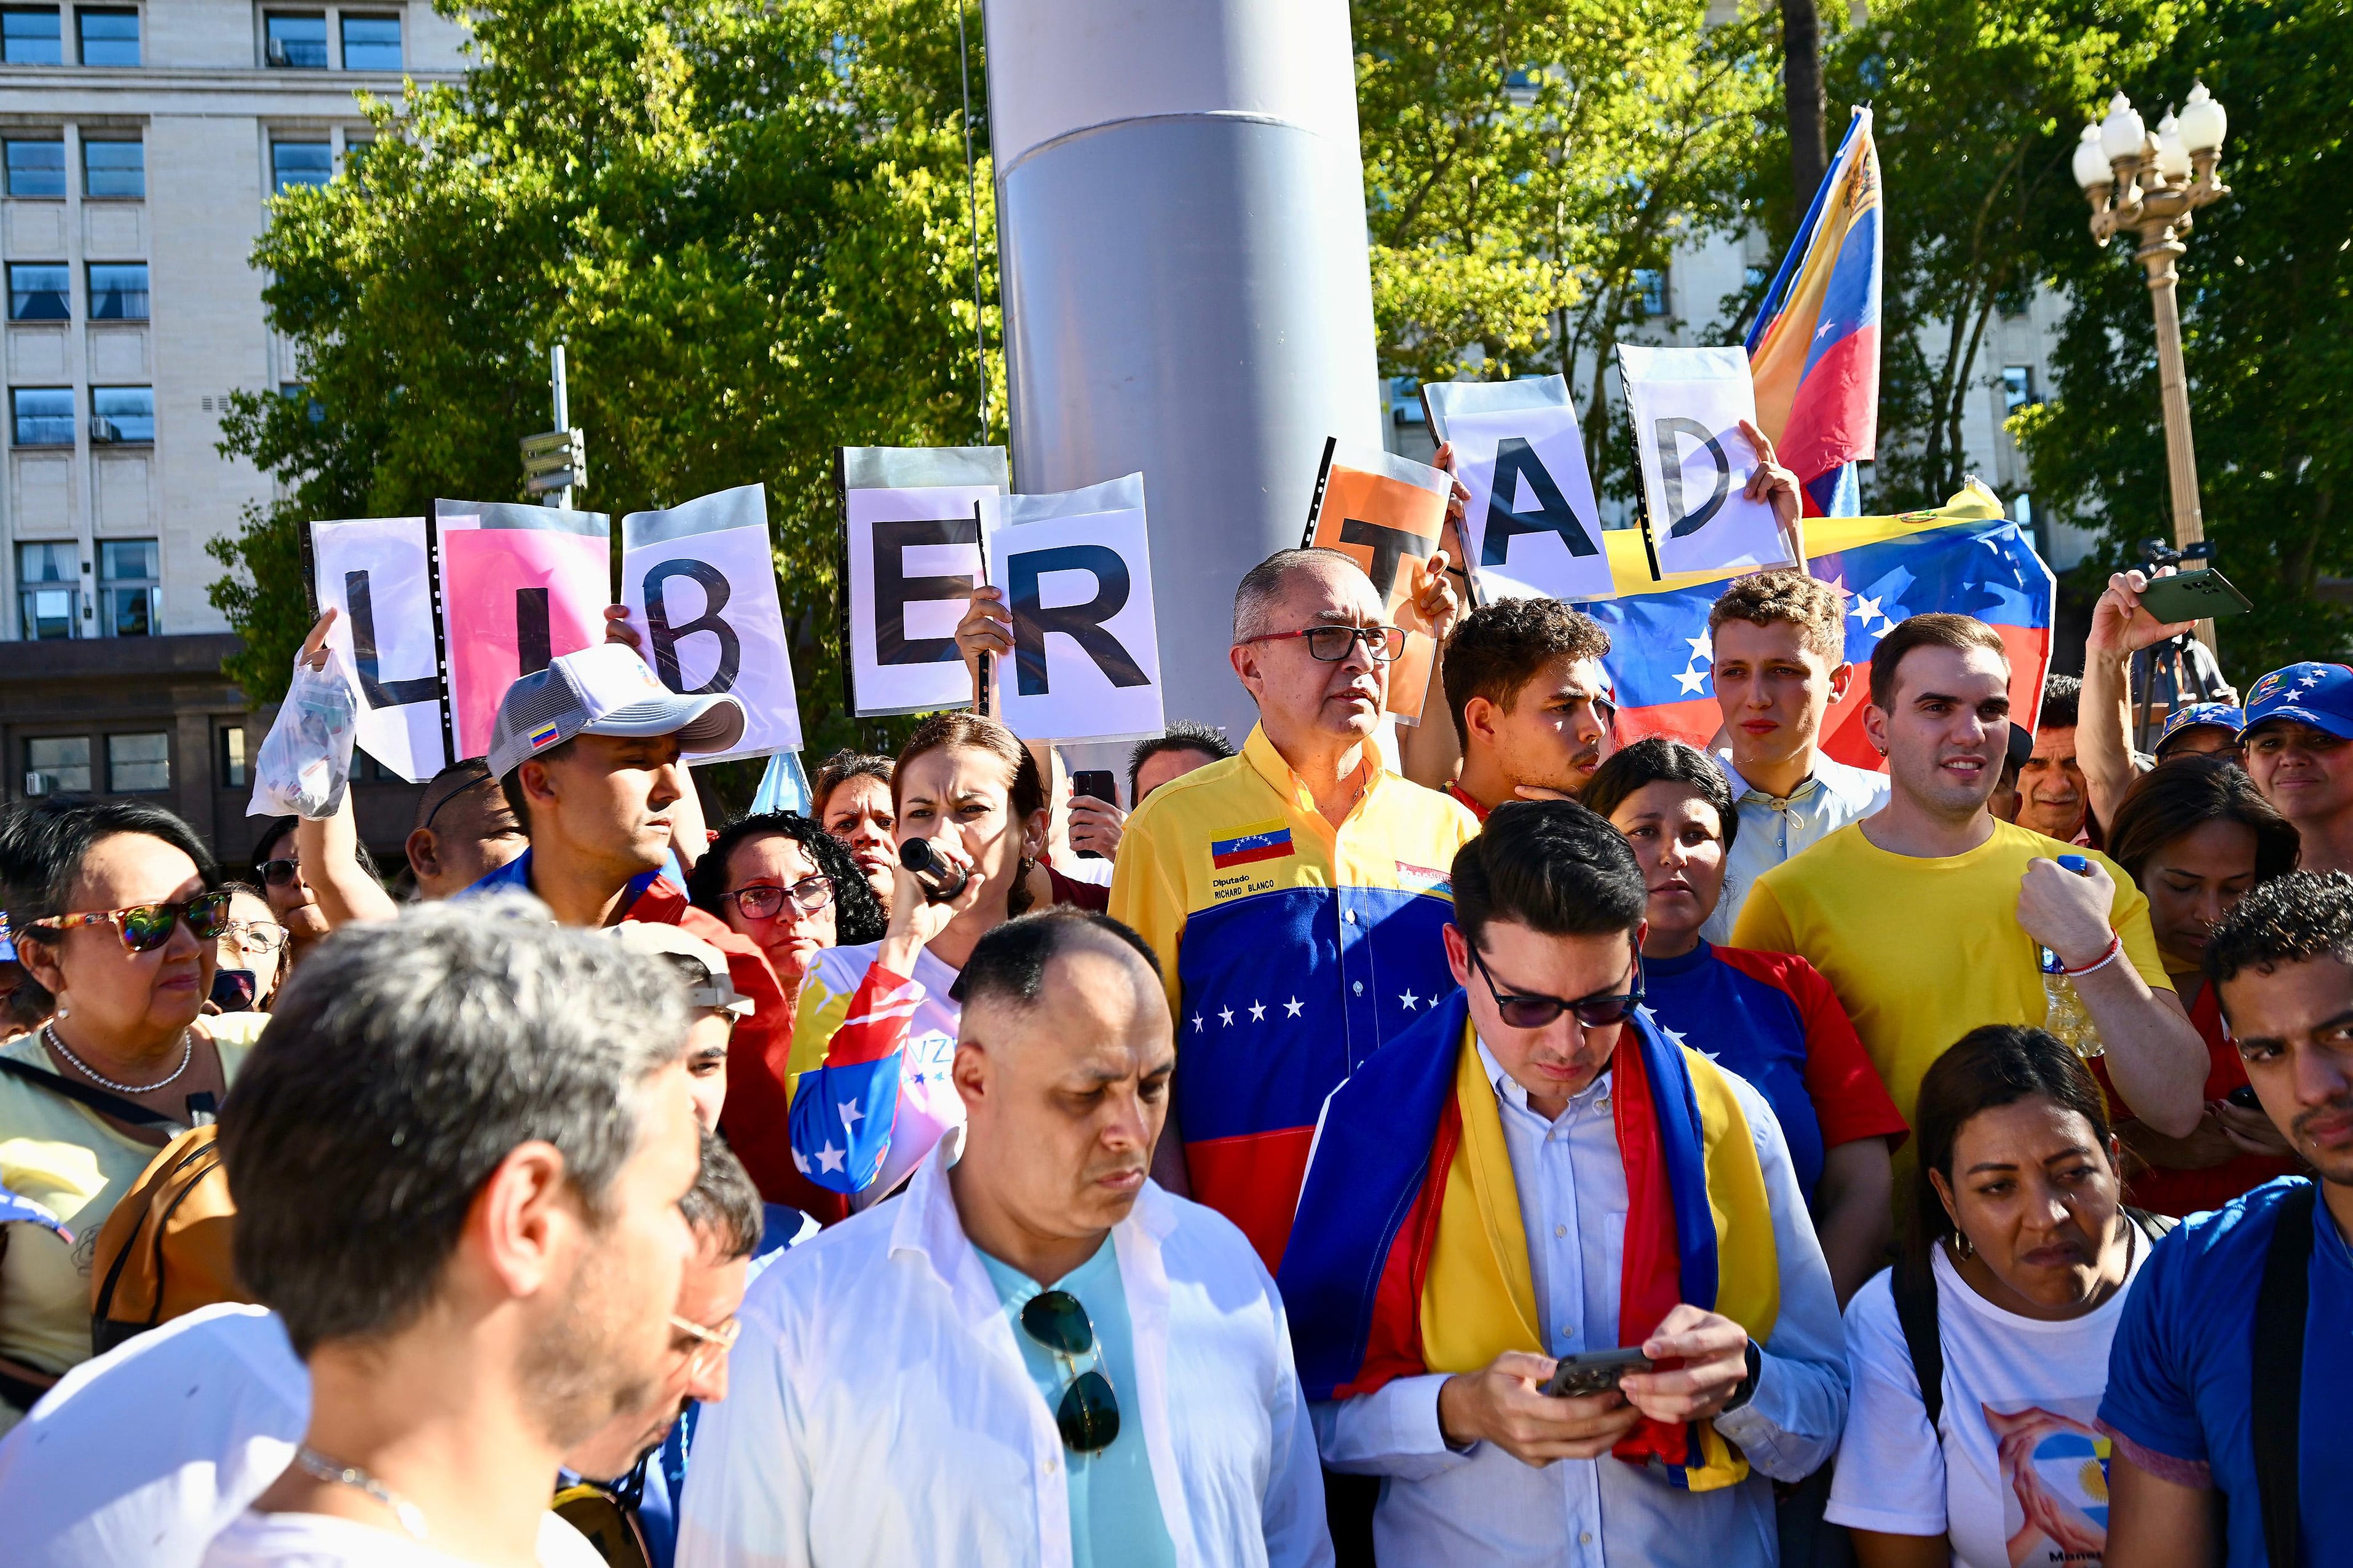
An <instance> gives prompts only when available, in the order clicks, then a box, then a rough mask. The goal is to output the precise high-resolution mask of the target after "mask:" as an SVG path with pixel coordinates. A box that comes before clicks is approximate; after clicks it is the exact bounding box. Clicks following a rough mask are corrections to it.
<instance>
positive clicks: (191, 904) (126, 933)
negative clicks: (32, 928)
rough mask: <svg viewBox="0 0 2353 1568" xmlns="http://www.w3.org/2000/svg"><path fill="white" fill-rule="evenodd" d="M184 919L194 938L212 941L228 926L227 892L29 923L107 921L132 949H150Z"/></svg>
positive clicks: (55, 927) (71, 925) (62, 926)
mask: <svg viewBox="0 0 2353 1568" xmlns="http://www.w3.org/2000/svg"><path fill="white" fill-rule="evenodd" d="M184 920H185V921H187V922H188V934H189V935H190V936H193V937H195V939H196V940H197V941H198V942H211V941H214V940H215V939H216V938H217V937H218V936H219V935H220V934H221V932H223V931H227V929H228V895H227V893H198V894H197V895H196V896H195V898H193V899H189V900H186V901H185V902H183V903H175V904H133V905H132V906H131V907H130V908H129V909H124V910H90V911H89V912H87V913H84V914H74V915H51V916H49V917H48V919H47V920H39V921H34V922H33V924H34V925H36V926H39V927H42V928H45V929H47V930H49V931H73V930H75V929H77V928H78V927H81V926H96V925H111V926H113V927H114V928H115V929H116V930H118V931H121V933H122V945H123V946H124V947H126V948H128V949H130V950H131V951H132V952H154V951H155V950H156V949H157V948H159V947H161V946H163V945H164V943H165V942H169V941H171V940H172V928H173V927H174V925H177V924H178V923H179V922H180V921H184Z"/></svg>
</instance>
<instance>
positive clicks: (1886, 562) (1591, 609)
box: [1577, 480, 2057, 768]
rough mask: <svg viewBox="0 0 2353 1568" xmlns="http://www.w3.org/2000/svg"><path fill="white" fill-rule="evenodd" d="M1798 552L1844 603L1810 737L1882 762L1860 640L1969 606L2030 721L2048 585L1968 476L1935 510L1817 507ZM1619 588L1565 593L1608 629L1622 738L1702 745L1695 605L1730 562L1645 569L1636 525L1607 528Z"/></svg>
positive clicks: (2023, 542) (1705, 714)
mask: <svg viewBox="0 0 2353 1568" xmlns="http://www.w3.org/2000/svg"><path fill="white" fill-rule="evenodd" d="M1805 533H1806V549H1807V552H1808V555H1809V558H1810V559H1809V565H1810V569H1811V570H1812V572H1813V574H1814V575H1815V576H1816V577H1819V578H1820V579H1821V580H1822V581H1823V582H1825V583H1828V584H1831V585H1832V586H1833V587H1835V588H1837V589H1838V590H1839V591H1840V593H1841V596H1842V597H1843V599H1844V601H1845V604H1846V657H1847V658H1848V659H1849V660H1850V661H1852V663H1853V665H1854V666H1855V672H1854V679H1853V680H1852V682H1851V683H1850V684H1849V685H1848V687H1847V692H1846V695H1845V696H1844V697H1843V698H1841V700H1839V701H1837V702H1836V703H1834V704H1832V705H1831V710H1830V712H1829V713H1828V714H1826V715H1825V716H1824V717H1823V720H1822V731H1821V732H1822V750H1823V751H1824V752H1827V753H1828V754H1829V755H1830V756H1831V757H1832V758H1834V759H1835V760H1837V761H1839V762H1841V763H1849V764H1851V765H1852V766H1854V767H1859V768H1878V767H1881V766H1882V765H1883V763H1882V762H1881V759H1880V757H1879V755H1878V753H1876V752H1873V750H1872V749H1871V745H1870V742H1867V741H1866V740H1865V739H1864V738H1863V733H1862V709H1863V705H1864V703H1866V702H1867V701H1868V700H1870V695H1871V692H1870V686H1871V682H1870V679H1869V667H1870V664H1871V650H1872V649H1873V648H1874V647H1877V646H1878V644H1879V639H1880V638H1881V637H1885V636H1886V635H1887V634H1888V633H1889V632H1890V631H1892V630H1894V626H1895V623H1896V622H1898V621H1900V620H1902V619H1904V618H1905V616H1916V615H1923V614H1926V613H1927V612H1929V611H1932V610H1943V611H1950V612H1953V613H1957V614H1959V615H1965V616H1976V617H1977V618H1978V619H1979V620H1981V621H1984V622H1985V623H1986V624H1988V625H1989V626H1992V627H1993V629H1994V630H1995V631H1996V632H1998V633H2000V636H2001V640H2002V646H2003V647H2005V648H2006V649H2007V650H2008V651H2009V654H2010V718H2011V721H2013V722H2015V723H2020V724H2023V725H2026V726H2027V727H2028V728H2030V729H2031V728H2032V726H2033V723H2034V719H2035V715H2036V712H2037V710H2039V709H2040V707H2041V705H2042V678H2043V676H2044V674H2045V673H2046V672H2047V671H2048V670H2049V668H2050V665H2051V619H2052V604H2053V601H2054V599H2055V597H2056V592H2057V588H2056V584H2055V583H2054V582H2053V580H2052V575H2051V569H2050V568H2049V567H2047V566H2045V565H2044V564H2043V563H2042V557H2041V556H2039V555H2037V554H2035V552H2034V546H2033V544H2032V543H2031V542H2030V541H2029V540H2028V539H2027V538H2026V535H2025V533H2024V531H2022V530H2021V528H2020V527H2019V525H2018V524H2017V523H2015V522H2013V521H2010V518H2009V516H2008V515H2007V514H2006V513H2004V512H2003V511H2002V510H2001V503H2000V501H1999V500H1996V499H1995V498H1994V495H1993V492H1991V491H1990V490H1988V489H1985V487H1984V486H1982V485H1980V484H1978V482H1977V481H1975V480H1971V481H1970V482H1969V485H1968V488H1967V489H1963V490H1962V491H1961V493H1960V494H1958V495H1957V496H1955V497H1954V498H1953V499H1952V500H1950V501H1949V502H1947V504H1946V505H1945V506H1944V507H1942V508H1940V509H1938V510H1935V511H1914V512H1905V513H1904V514H1903V515H1902V516H1899V517H1851V518H1824V519H1817V520H1811V521H1808V522H1807V524H1806V530H1805ZM1603 537H1604V539H1605V540H1606V541H1607V542H1608V545H1609V564H1610V568H1611V571H1612V573H1613V574H1614V575H1615V576H1616V578H1617V582H1618V596H1617V597H1616V598H1613V599H1598V600H1593V601H1589V602H1587V603H1583V604H1580V605H1577V608H1578V609H1581V610H1583V611H1585V612H1586V613H1587V614H1588V615H1589V616H1592V617H1593V618H1594V619H1595V620H1597V621H1599V622H1600V623H1601V626H1602V629H1603V630H1605V631H1607V632H1608V633H1609V653H1608V655H1606V656H1605V657H1604V658H1603V659H1602V663H1603V664H1604V666H1606V667H1607V668H1608V670H1609V678H1610V681H1611V684H1612V685H1613V686H1614V687H1615V689H1616V691H1617V696H1618V733H1619V738H1620V741H1621V742H1623V741H1632V740H1636V739H1639V738H1641V736H1644V735H1669V736H1672V737H1674V738H1675V739H1677V740H1683V741H1689V742H1691V743H1692V744H1694V745H1695V746H1701V747H1704V746H1706V745H1707V743H1708V742H1709V741H1710V739H1711V738H1713V737H1714V736H1715V733H1716V731H1717V730H1718V729H1719V728H1720V727H1721V726H1722V724H1723V721H1724V715H1723V713H1722V711H1721V710H1719V709H1718V708H1717V707H1716V702H1715V682H1714V680H1713V679H1711V678H1710V664H1711V660H1712V659H1713V658H1714V649H1713V648H1712V647H1711V646H1710V644H1709V640H1708V632H1707V613H1708V611H1709V609H1710V608H1712V607H1713V606H1714V605H1715V601H1716V597H1717V595H1720V594H1722V593H1723V592H1724V584H1725V582H1727V581H1728V580H1729V579H1730V578H1731V577H1732V576H1734V575H1736V574H1733V573H1718V574H1713V575H1707V574H1692V575H1683V576H1671V577H1669V578H1667V579H1666V580H1665V581H1663V582H1653V581H1652V580H1651V572H1650V566H1649V563H1648V561H1647V558H1646V557H1645V555H1644V552H1643V550H1642V541H1641V533H1640V532H1639V531H1636V530H1632V529H1614V530H1611V531H1609V532H1608V533H1607V534H1605V535H1604V536H1603Z"/></svg>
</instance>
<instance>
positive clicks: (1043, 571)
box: [987, 474, 1166, 741]
mask: <svg viewBox="0 0 2353 1568" xmlns="http://www.w3.org/2000/svg"><path fill="white" fill-rule="evenodd" d="M1003 507H1004V510H1003V511H1002V513H1001V514H1000V515H1001V516H1002V518H1003V521H1001V522H997V521H991V523H990V526H989V528H988V531H987V548H988V580H989V582H991V583H992V584H996V585H997V587H998V588H1001V589H1003V590H1004V593H1005V605H1006V609H1007V611H1008V613H1009V614H1010V615H1011V616H1012V618H1013V657H1012V658H1000V659H998V660H997V665H996V670H995V677H996V681H997V691H996V696H997V717H998V718H1000V719H1002V720H1003V721H1005V725H1006V727H1007V728H1008V729H1009V730H1011V731H1013V732H1014V733H1015V734H1017V735H1018V736H1020V737H1021V738H1022V739H1023V740H1025V741H1123V740H1127V739H1130V738H1132V737H1134V736H1138V735H1156V734H1158V733H1159V732H1160V731H1162V730H1163V729H1165V728H1166V721H1164V719H1163V717H1162V714H1161V708H1160V636H1159V629H1158V627H1157V626H1155V624H1154V620H1153V614H1152V548H1151V542H1150V541H1149V540H1148V539H1147V538H1146V536H1145V526H1144V476H1143V475H1142V474H1130V475H1128V476H1127V477H1126V478H1125V479H1113V480H1111V481H1110V482H1109V483H1107V484H1100V485H1090V486H1088V487H1087V488H1086V489H1077V490H1064V491H1062V492H1060V494H1057V495H1042V496H1007V497H1006V498H1005V500H1004V502H1003Z"/></svg>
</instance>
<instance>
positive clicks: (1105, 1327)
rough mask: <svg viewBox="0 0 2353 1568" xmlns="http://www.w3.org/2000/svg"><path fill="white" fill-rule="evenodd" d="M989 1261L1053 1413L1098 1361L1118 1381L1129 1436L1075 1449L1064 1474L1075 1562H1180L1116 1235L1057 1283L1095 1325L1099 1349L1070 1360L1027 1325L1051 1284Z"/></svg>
mask: <svg viewBox="0 0 2353 1568" xmlns="http://www.w3.org/2000/svg"><path fill="white" fill-rule="evenodd" d="M974 1250H975V1251H978V1250H979V1249H978V1248H975V1249H974ZM980 1261H981V1263H982V1264H983V1265H984V1266H986V1267H987V1269H988V1278H989V1282H990V1283H992V1284H994V1285H995V1286H996V1287H997V1300H1000V1301H1002V1302H1004V1303H1005V1313H1006V1316H1007V1317H1008V1319H1010V1320H1011V1321H1012V1326H1013V1338H1014V1342H1016V1343H1018V1345H1020V1347H1021V1359H1022V1362H1023V1363H1025V1364H1026V1365H1027V1366H1028V1367H1029V1380H1030V1381H1031V1382H1032V1383H1035V1384H1037V1385H1038V1392H1039V1394H1042V1395H1043V1396H1044V1397H1045V1401H1046V1409H1047V1411H1048V1413H1049V1414H1050V1413H1051V1412H1052V1411H1054V1410H1055V1409H1056V1408H1057V1407H1058V1406H1060V1404H1061V1402H1062V1391H1063V1390H1064V1389H1065V1388H1067V1387H1069V1385H1070V1382H1071V1376H1072V1375H1074V1373H1081V1372H1085V1371H1087V1370H1089V1369H1090V1368H1093V1369H1095V1370H1098V1371H1100V1372H1101V1373H1103V1376H1105V1377H1106V1378H1108V1379H1110V1380H1111V1387H1112V1393H1113V1394H1114V1395H1116V1396H1117V1398H1118V1400H1119V1436H1117V1437H1115V1438H1113V1440H1112V1443H1111V1446H1110V1447H1106V1448H1099V1449H1097V1450H1096V1451H1095V1452H1093V1453H1092V1454H1074V1453H1070V1452H1068V1451H1067V1450H1065V1454H1064V1457H1065V1458H1068V1459H1069V1460H1070V1463H1068V1464H1066V1465H1064V1466H1063V1467H1062V1473H1063V1475H1064V1476H1066V1477H1067V1478H1068V1479H1069V1481H1070V1492H1071V1564H1072V1568H1127V1565H1128V1564H1134V1565H1135V1568H1176V1542H1174V1541H1173V1540H1171V1539H1170V1538H1169V1535H1168V1523H1167V1521H1166V1520H1164V1519H1162V1518H1161V1517H1160V1494H1159V1492H1158V1491H1157V1490H1155V1489H1154V1487H1153V1484H1152V1456H1151V1455H1150V1454H1149V1453H1148V1452H1146V1451H1145V1446H1144V1418H1143V1415H1142V1413H1141V1412H1140V1411H1139V1410H1138V1409H1137V1408H1136V1398H1135V1331H1134V1328H1133V1327H1132V1326H1131V1325H1130V1324H1129V1322H1128V1317H1127V1291H1126V1290H1125V1289H1124V1288H1123V1287H1122V1286H1121V1284H1120V1279H1119V1254H1118V1252H1117V1251H1116V1249H1115V1248H1114V1247H1113V1245H1112V1242H1111V1238H1110V1237H1104V1238H1103V1246H1102V1247H1100V1248H1098V1249H1097V1250H1096V1252H1095V1255H1094V1256H1093V1257H1092V1258H1089V1259H1087V1260H1086V1261H1085V1262H1084V1263H1082V1264H1080V1265H1079V1266H1078V1267H1077V1268H1073V1269H1072V1270H1071V1272H1070V1273H1069V1274H1068V1275H1066V1276H1065V1277H1064V1278H1063V1279H1062V1280H1061V1282H1060V1284H1059V1285H1058V1286H1056V1287H1055V1289H1061V1290H1066V1291H1068V1292H1070V1294H1071V1295H1073V1296H1075V1297H1077V1298H1078V1299H1079V1304H1080V1305H1081V1306H1082V1307H1084V1308H1086V1310H1087V1316H1088V1318H1089V1319H1090V1320H1092V1322H1093V1323H1094V1329H1095V1353H1094V1354H1092V1355H1085V1356H1079V1357H1076V1358H1074V1362H1073V1363H1072V1364H1070V1365H1068V1366H1066V1364H1065V1363H1064V1362H1063V1360H1062V1358H1061V1357H1060V1356H1057V1355H1056V1354H1055V1353H1054V1352H1052V1351H1050V1350H1048V1349H1047V1348H1046V1347H1045V1346H1044V1345H1041V1344H1039V1342H1037V1341H1036V1340H1033V1339H1031V1338H1030V1337H1029V1334H1028V1333H1027V1332H1025V1331H1023V1329H1022V1327H1021V1309H1022V1307H1023V1306H1024V1305H1026V1304H1027V1303H1028V1302H1029V1299H1030V1298H1031V1297H1033V1296H1039V1295H1043V1294H1044V1293H1045V1289H1046V1288H1045V1287H1043V1286H1041V1285H1039V1283H1038V1282H1037V1281H1036V1280H1034V1279H1030V1278H1029V1276H1028V1275H1027V1274H1024V1273H1022V1272H1021V1271H1020V1270H1019V1269H1018V1268H1011V1267H1009V1266H1008V1265H1006V1264H1003V1263H999V1262H998V1261H997V1259H996V1258H991V1257H990V1256H989V1255H988V1254H987V1253H986V1252H982V1253H981V1254H980Z"/></svg>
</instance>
